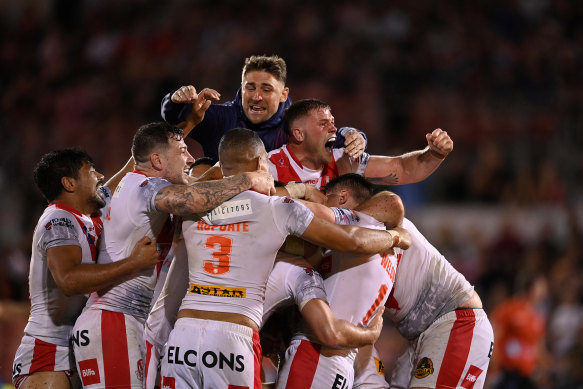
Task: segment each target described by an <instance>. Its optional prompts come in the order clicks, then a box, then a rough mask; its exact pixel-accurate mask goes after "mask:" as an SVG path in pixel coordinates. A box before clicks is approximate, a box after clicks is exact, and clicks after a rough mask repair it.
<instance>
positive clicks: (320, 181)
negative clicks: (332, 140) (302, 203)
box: [268, 145, 370, 189]
mask: <svg viewBox="0 0 583 389" xmlns="http://www.w3.org/2000/svg"><path fill="white" fill-rule="evenodd" d="M332 155H333V157H334V158H333V160H332V162H330V163H329V164H328V165H325V166H323V167H322V168H320V169H317V170H313V169H309V168H307V167H305V166H303V165H302V163H301V162H300V161H299V160H298V158H297V157H296V156H295V155H294V153H293V152H292V151H291V150H290V149H289V148H288V147H287V145H284V146H282V147H280V148H279V149H275V150H273V151H271V152H270V153H269V154H268V160H269V173H271V175H272V176H273V178H274V179H275V180H276V181H280V182H283V183H284V184H287V183H288V182H303V183H304V184H309V185H312V186H315V187H316V188H318V189H322V188H323V187H325V186H326V184H327V183H328V182H330V180H331V179H333V178H335V177H338V176H339V175H340V174H345V173H356V174H360V175H363V174H364V170H365V169H366V165H367V164H368V160H369V158H370V155H369V154H368V153H363V154H362V155H361V156H360V157H358V158H356V159H355V160H350V161H351V167H350V169H347V170H349V171H341V172H339V166H338V161H339V160H340V158H342V156H343V155H344V148H340V149H333V150H332ZM344 158H349V157H348V156H344ZM347 161H348V160H347Z"/></svg>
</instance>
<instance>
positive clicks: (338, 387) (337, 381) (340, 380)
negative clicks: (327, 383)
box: [332, 374, 348, 389]
mask: <svg viewBox="0 0 583 389" xmlns="http://www.w3.org/2000/svg"><path fill="white" fill-rule="evenodd" d="M332 389H348V380H347V379H346V378H345V377H344V376H342V375H340V374H336V377H335V378H334V383H333V384H332Z"/></svg>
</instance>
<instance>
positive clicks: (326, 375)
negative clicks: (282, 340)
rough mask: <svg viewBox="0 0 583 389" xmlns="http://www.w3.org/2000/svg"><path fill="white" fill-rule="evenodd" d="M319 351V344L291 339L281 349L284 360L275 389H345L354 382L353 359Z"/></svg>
mask: <svg viewBox="0 0 583 389" xmlns="http://www.w3.org/2000/svg"><path fill="white" fill-rule="evenodd" d="M355 355H356V353H355V352H354V351H350V353H349V355H348V356H340V355H333V356H329V357H325V356H324V355H321V354H320V345H319V344H316V343H312V342H310V341H309V340H305V339H298V338H294V339H292V341H291V342H290V345H289V347H288V348H287V350H286V352H285V362H284V363H283V367H282V368H281V370H280V373H279V378H278V380H277V389H286V388H293V389H304V388H306V389H307V388H314V389H323V388H330V389H347V388H351V387H352V383H353V381H354V367H353V365H354V358H355Z"/></svg>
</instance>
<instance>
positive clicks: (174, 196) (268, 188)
mask: <svg viewBox="0 0 583 389" xmlns="http://www.w3.org/2000/svg"><path fill="white" fill-rule="evenodd" d="M249 189H253V190H255V191H257V192H260V193H263V194H267V195H270V194H272V193H274V192H275V188H274V186H273V177H272V176H271V174H269V173H268V172H264V171H255V172H246V173H240V174H236V175H234V176H231V177H227V178H223V179H221V180H214V181H204V182H199V183H196V184H194V185H170V186H167V187H165V188H163V189H161V190H160V191H159V192H158V193H157V194H156V197H155V199H154V202H155V204H156V209H158V210H159V211H163V212H168V213H172V214H174V215H177V216H185V217H189V216H192V215H193V214H200V213H204V212H207V211H210V210H211V209H213V208H216V207H217V206H219V205H220V204H221V203H223V202H225V201H226V200H228V199H230V198H231V197H233V196H235V195H237V194H239V193H241V192H243V191H245V190H249Z"/></svg>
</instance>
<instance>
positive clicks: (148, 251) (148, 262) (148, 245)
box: [130, 236, 160, 271]
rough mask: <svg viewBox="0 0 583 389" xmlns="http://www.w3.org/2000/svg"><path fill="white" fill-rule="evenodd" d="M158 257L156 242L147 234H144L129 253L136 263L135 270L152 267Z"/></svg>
mask: <svg viewBox="0 0 583 389" xmlns="http://www.w3.org/2000/svg"><path fill="white" fill-rule="evenodd" d="M159 257H160V251H159V250H158V248H157V246H156V242H155V241H153V240H152V239H151V238H149V237H147V236H144V237H143V238H142V239H140V240H139V241H138V243H136V245H135V246H134V249H133V250H132V253H131V254H130V258H132V259H133V261H134V263H135V264H136V270H137V271H140V270H144V269H148V268H154V266H155V265H156V264H157V263H158V261H159Z"/></svg>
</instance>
